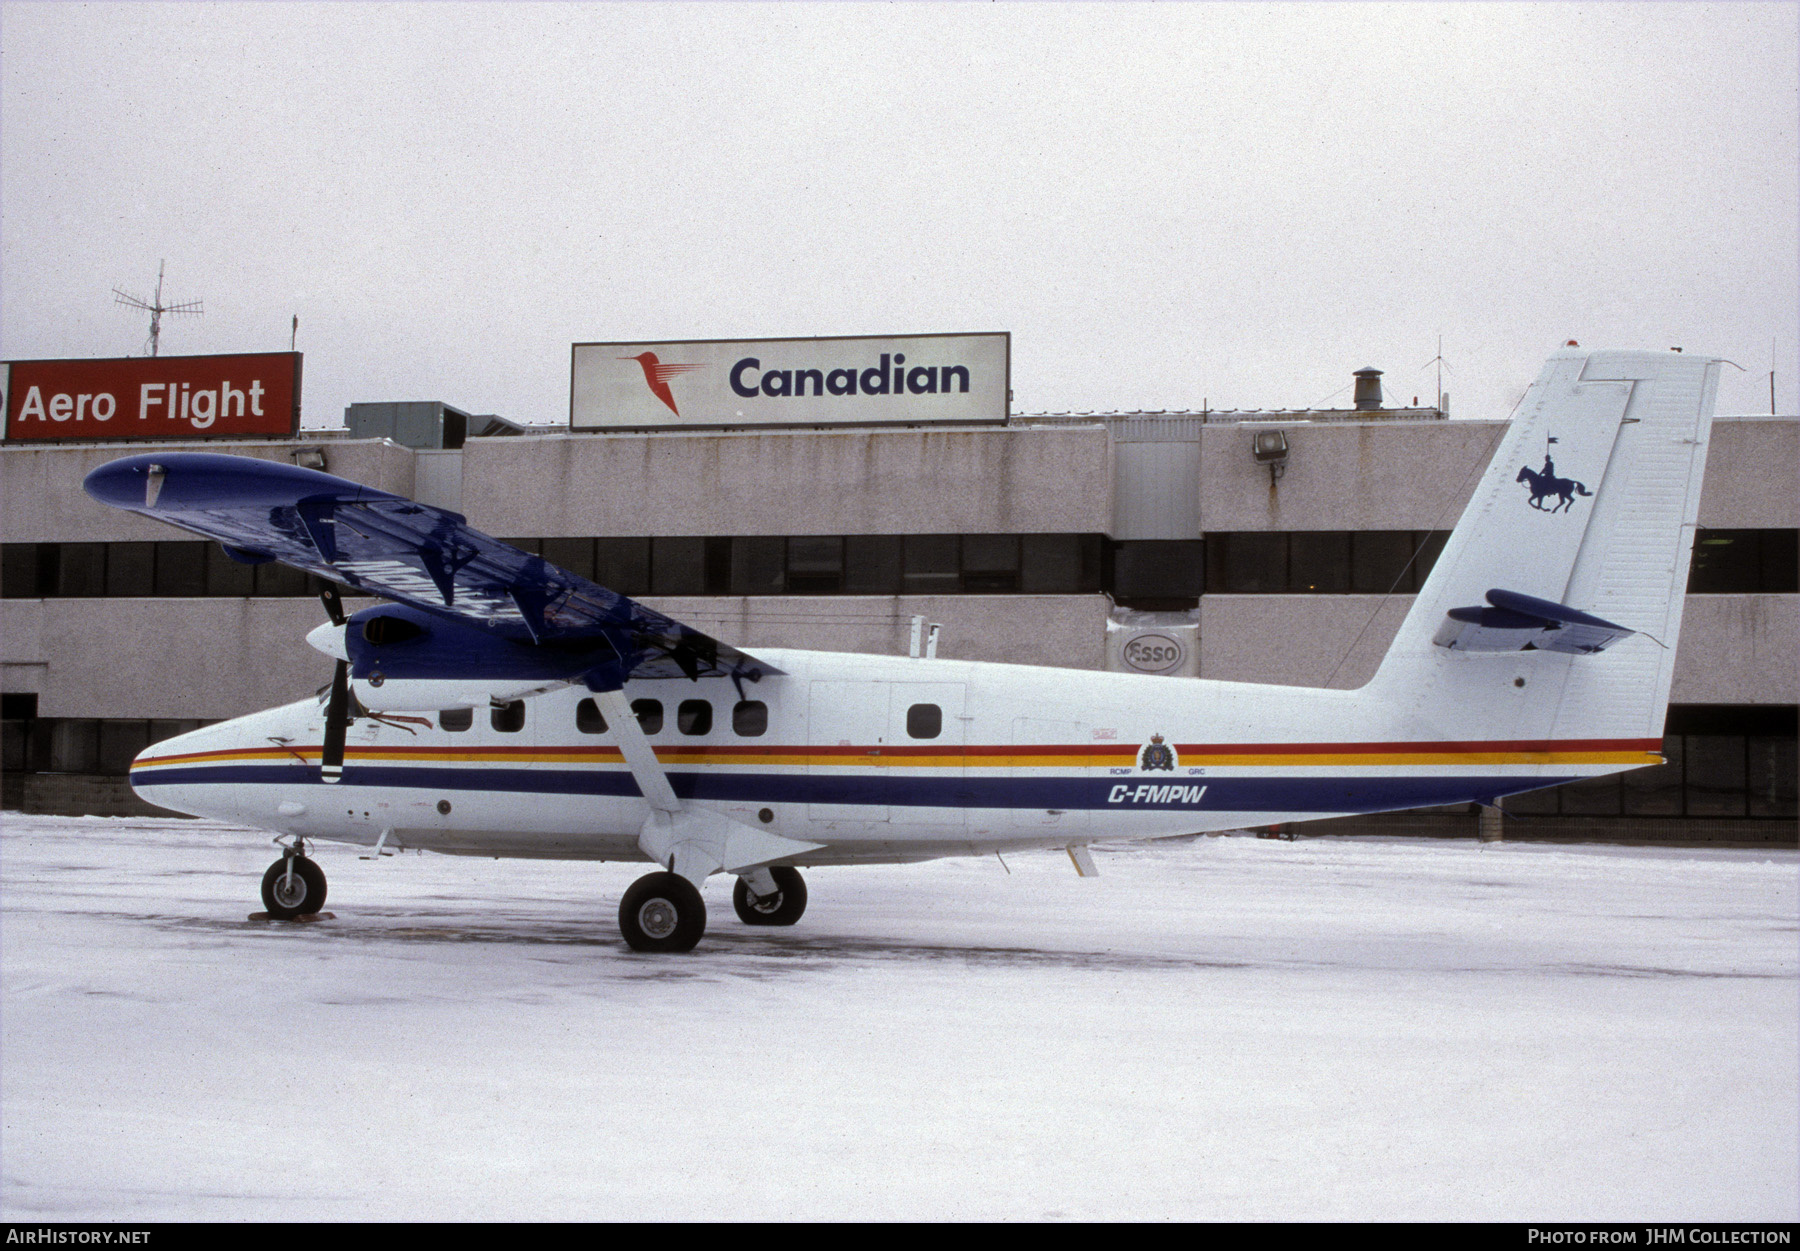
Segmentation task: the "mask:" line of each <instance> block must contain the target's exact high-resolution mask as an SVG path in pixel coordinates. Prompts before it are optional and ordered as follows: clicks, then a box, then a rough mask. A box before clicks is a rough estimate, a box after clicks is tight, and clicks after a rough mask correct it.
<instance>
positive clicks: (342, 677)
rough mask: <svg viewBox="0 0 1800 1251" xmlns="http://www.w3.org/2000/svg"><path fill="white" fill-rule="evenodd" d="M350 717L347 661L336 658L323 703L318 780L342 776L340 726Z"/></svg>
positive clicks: (342, 733)
mask: <svg viewBox="0 0 1800 1251" xmlns="http://www.w3.org/2000/svg"><path fill="white" fill-rule="evenodd" d="M349 719H350V662H349V661H347V660H340V661H338V662H337V668H336V669H335V670H333V671H332V674H331V698H330V699H329V700H328V701H327V702H326V704H325V748H324V751H323V752H322V753H321V754H320V756H319V780H320V781H322V782H336V781H338V780H339V779H340V778H342V777H343V776H344V729H345V726H346V725H347V724H348V722H349Z"/></svg>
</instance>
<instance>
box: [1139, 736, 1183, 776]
mask: <svg viewBox="0 0 1800 1251" xmlns="http://www.w3.org/2000/svg"><path fill="white" fill-rule="evenodd" d="M1138 768H1140V769H1142V770H1144V771H1145V772H1146V773H1148V772H1150V771H1151V770H1153V769H1161V770H1163V771H1164V772H1167V773H1173V772H1175V749H1174V748H1173V747H1170V746H1169V745H1168V744H1167V743H1165V742H1163V736H1162V735H1160V734H1152V735H1151V736H1150V741H1149V742H1148V743H1145V744H1144V745H1143V747H1142V748H1140V749H1139V750H1138Z"/></svg>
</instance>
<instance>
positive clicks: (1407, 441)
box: [1200, 417, 1800, 530]
mask: <svg viewBox="0 0 1800 1251" xmlns="http://www.w3.org/2000/svg"><path fill="white" fill-rule="evenodd" d="M1506 427H1507V423H1505V422H1502V421H1425V422H1389V423H1368V424H1362V425H1329V426H1327V425H1295V426H1282V427H1281V429H1284V430H1286V431H1287V436H1288V449H1289V451H1288V462H1287V471H1286V473H1285V474H1284V475H1283V476H1282V478H1281V480H1280V482H1278V483H1276V484H1275V485H1274V487H1273V488H1271V486H1270V483H1269V471H1268V469H1267V468H1265V467H1264V466H1262V465H1258V464H1256V463H1255V462H1254V461H1252V460H1251V459H1250V438H1251V434H1252V432H1253V431H1254V430H1256V429H1261V428H1264V427H1256V426H1249V427H1246V426H1208V427H1206V429H1205V431H1204V432H1203V433H1202V435H1201V460H1200V524H1201V527H1202V528H1203V529H1205V530H1448V529H1450V528H1451V527H1452V526H1454V525H1455V524H1456V520H1457V518H1458V517H1460V516H1461V515H1462V510H1463V506H1464V505H1465V504H1467V503H1468V501H1469V496H1470V495H1472V494H1473V493H1474V491H1475V484H1476V483H1477V482H1478V481H1479V480H1480V478H1481V472H1482V470H1483V469H1485V468H1486V467H1487V464H1488V462H1489V460H1491V459H1492V458H1493V453H1494V448H1495V447H1497V446H1498V445H1499V441H1500V439H1501V437H1502V436H1504V435H1505V433H1506ZM1700 524H1701V525H1703V526H1712V527H1717V528H1720V529H1762V528H1775V527H1787V526H1796V525H1800V422H1796V421H1795V420H1794V419H1792V418H1787V419H1779V418H1766V417H1765V418H1753V417H1734V418H1721V419H1720V420H1718V421H1716V422H1714V423H1713V436H1712V446H1711V447H1710V448H1708V449H1707V465H1706V484H1705V487H1704V489H1703V491H1702V494H1701V497H1700Z"/></svg>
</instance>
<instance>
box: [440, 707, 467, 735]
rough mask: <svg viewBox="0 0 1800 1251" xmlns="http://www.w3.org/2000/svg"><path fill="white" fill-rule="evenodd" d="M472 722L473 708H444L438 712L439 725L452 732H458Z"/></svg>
mask: <svg viewBox="0 0 1800 1251" xmlns="http://www.w3.org/2000/svg"><path fill="white" fill-rule="evenodd" d="M474 724H475V710H474V709H473V708H446V709H444V710H443V711H442V712H440V713H438V725H439V727H441V728H442V729H446V730H449V731H450V732H451V733H452V734H459V733H461V732H462V731H464V730H466V729H468V728H469V727H470V726H472V725H474Z"/></svg>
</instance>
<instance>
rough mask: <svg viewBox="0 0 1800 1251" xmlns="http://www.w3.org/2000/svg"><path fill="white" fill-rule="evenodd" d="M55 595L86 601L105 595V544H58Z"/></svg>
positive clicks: (56, 546)
mask: <svg viewBox="0 0 1800 1251" xmlns="http://www.w3.org/2000/svg"><path fill="white" fill-rule="evenodd" d="M54 548H55V559H56V564H55V569H56V575H55V578H56V580H55V583H54V585H55V587H56V590H55V594H56V595H58V596H61V597H63V598H65V599H85V598H87V597H89V596H97V595H104V594H106V544H104V543H57V544H55V545H54Z"/></svg>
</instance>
